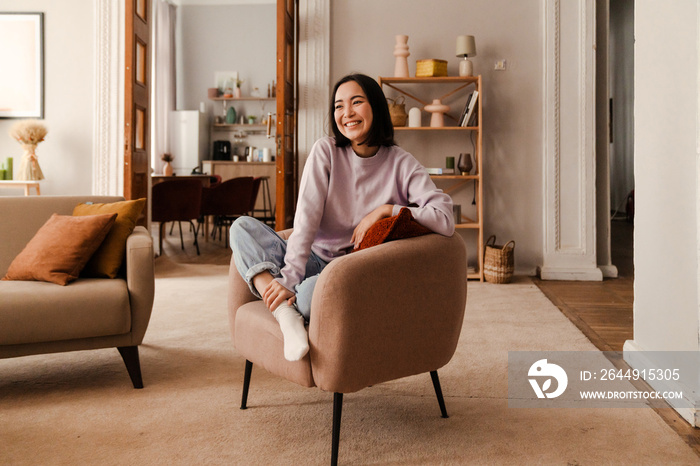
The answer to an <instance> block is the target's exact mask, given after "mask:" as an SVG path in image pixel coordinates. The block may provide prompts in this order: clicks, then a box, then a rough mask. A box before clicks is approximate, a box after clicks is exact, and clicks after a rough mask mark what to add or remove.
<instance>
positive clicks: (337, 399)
mask: <svg viewBox="0 0 700 466" xmlns="http://www.w3.org/2000/svg"><path fill="white" fill-rule="evenodd" d="M342 413H343V394H342V393H334V394H333V439H332V442H333V443H332V445H331V465H332V466H336V465H337V464H338V445H339V444H340V418H341V415H342Z"/></svg>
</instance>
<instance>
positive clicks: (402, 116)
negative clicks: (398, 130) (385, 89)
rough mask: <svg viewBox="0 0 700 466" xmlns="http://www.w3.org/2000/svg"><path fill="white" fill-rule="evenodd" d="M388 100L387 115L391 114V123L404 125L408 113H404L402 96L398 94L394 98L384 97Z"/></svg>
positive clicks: (404, 107) (404, 105)
mask: <svg viewBox="0 0 700 466" xmlns="http://www.w3.org/2000/svg"><path fill="white" fill-rule="evenodd" d="M386 100H388V101H389V115H390V116H391V124H392V125H394V127H396V126H406V120H408V114H407V113H406V104H405V103H404V97H403V96H399V97H398V98H397V99H396V100H393V99H386Z"/></svg>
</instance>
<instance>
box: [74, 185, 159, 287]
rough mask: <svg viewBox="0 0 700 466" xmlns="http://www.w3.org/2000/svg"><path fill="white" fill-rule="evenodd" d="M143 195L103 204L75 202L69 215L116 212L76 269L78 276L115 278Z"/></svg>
mask: <svg viewBox="0 0 700 466" xmlns="http://www.w3.org/2000/svg"><path fill="white" fill-rule="evenodd" d="M145 205H146V199H145V198H144V199H137V200H134V201H121V202H110V203H107V204H78V205H77V206H76V207H75V209H73V215H75V216H83V215H98V214H117V220H116V221H115V222H114V226H112V229H111V230H110V232H109V234H108V235H107V237H106V238H105V240H104V241H103V242H102V244H101V245H100V247H99V249H98V250H97V251H96V252H95V254H94V255H93V256H92V257H91V258H90V260H89V261H88V263H87V265H85V268H84V269H83V271H82V272H81V273H80V275H81V276H82V277H97V278H116V276H117V275H118V274H119V269H120V268H121V266H122V264H123V263H124V256H125V255H126V239H127V238H128V237H129V235H130V234H131V233H132V232H133V231H134V228H135V227H136V221H137V220H138V218H139V215H141V212H142V211H143V208H144V206H145Z"/></svg>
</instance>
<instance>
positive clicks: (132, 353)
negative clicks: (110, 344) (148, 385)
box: [117, 346, 143, 388]
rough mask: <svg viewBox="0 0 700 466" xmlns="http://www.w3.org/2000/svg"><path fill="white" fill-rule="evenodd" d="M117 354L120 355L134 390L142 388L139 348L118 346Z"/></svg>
mask: <svg viewBox="0 0 700 466" xmlns="http://www.w3.org/2000/svg"><path fill="white" fill-rule="evenodd" d="M117 349H118V350H119V354H121V355H122V359H123V360H124V365H125V366H126V370H127V372H128V373H129V377H131V383H132V384H133V385H134V388H143V380H142V379H141V363H140V362H139V347H138V346H120V347H118V348H117Z"/></svg>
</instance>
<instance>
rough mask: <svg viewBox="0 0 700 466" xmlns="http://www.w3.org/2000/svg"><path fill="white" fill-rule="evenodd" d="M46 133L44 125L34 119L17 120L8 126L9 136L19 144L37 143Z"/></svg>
mask: <svg viewBox="0 0 700 466" xmlns="http://www.w3.org/2000/svg"><path fill="white" fill-rule="evenodd" d="M46 133H48V130H47V129H46V127H45V126H44V125H43V124H42V123H40V122H38V121H36V120H22V121H18V122H17V123H15V124H14V125H12V127H10V136H12V139H16V140H17V141H18V142H19V143H20V144H32V145H35V146H36V145H37V144H39V143H40V142H42V141H43V140H44V137H45V136H46Z"/></svg>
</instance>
